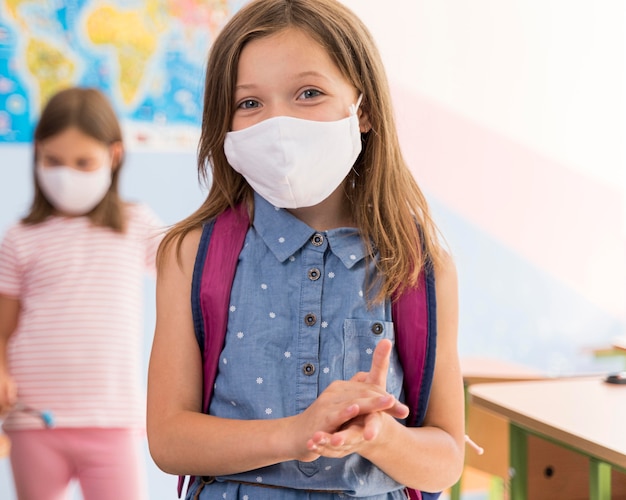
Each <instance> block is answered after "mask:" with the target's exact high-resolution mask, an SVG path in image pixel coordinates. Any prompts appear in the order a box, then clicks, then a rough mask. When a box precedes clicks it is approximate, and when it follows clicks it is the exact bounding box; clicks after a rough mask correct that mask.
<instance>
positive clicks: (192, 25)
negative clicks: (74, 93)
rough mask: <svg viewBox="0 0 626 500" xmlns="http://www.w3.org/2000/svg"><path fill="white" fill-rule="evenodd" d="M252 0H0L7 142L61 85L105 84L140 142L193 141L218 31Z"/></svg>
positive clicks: (1, 118) (1, 126) (26, 134)
mask: <svg viewBox="0 0 626 500" xmlns="http://www.w3.org/2000/svg"><path fill="white" fill-rule="evenodd" d="M244 2H245V0H239V1H229V0H126V1H124V0H119V1H117V0H51V1H47V2H41V1H39V0H4V1H2V2H0V145H1V144H2V143H23V142H29V141H30V140H31V138H32V132H33V126H34V124H35V122H36V120H37V118H38V116H39V112H40V110H41V106H42V103H45V102H46V100H47V99H48V98H49V97H50V96H51V95H52V94H53V93H55V92H56V91H57V90H59V89H61V88H64V87H67V86H70V85H81V86H91V87H98V88H100V89H101V90H103V91H104V92H105V93H106V94H107V95H108V96H109V98H110V99H111V101H112V102H113V104H114V106H115V108H116V111H117V112H118V114H119V116H120V117H121V118H122V121H123V124H124V130H125V133H126V135H127V138H128V140H129V143H130V144H131V146H132V145H139V146H141V145H145V146H150V147H159V148H178V147H189V146H191V147H194V146H195V141H196V138H197V134H198V128H199V125H200V120H201V107H202V91H203V80H204V74H203V71H204V66H205V61H206V56H207V51H208V48H209V46H210V44H211V41H212V39H213V38H214V37H215V36H216V34H217V32H218V31H219V29H220V28H221V27H222V26H223V24H224V22H225V21H226V20H227V19H228V17H229V16H230V15H231V13H233V12H234V11H235V10H237V9H238V8H239V7H240V6H241V4H242V3H244Z"/></svg>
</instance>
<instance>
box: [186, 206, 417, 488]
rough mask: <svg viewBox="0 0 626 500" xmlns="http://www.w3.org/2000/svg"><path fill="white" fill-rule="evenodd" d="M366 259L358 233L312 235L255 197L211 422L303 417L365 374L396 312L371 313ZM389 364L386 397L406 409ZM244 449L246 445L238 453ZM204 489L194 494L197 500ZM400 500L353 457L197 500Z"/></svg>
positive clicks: (386, 480) (257, 478)
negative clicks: (340, 384)
mask: <svg viewBox="0 0 626 500" xmlns="http://www.w3.org/2000/svg"><path fill="white" fill-rule="evenodd" d="M372 265H373V264H372V262H371V261H370V262H368V261H367V260H366V259H365V250H364V247H363V245H362V242H361V239H360V237H359V234H358V232H357V231H356V230H355V229H353V228H339V229H333V230H330V231H325V232H322V233H318V232H316V231H315V230H314V229H312V228H311V227H309V226H307V225H306V224H304V223H303V222H301V221H300V220H299V219H297V218H295V217H293V216H292V215H291V214H290V213H289V212H287V211H286V210H282V209H277V208H275V207H273V206H272V205H270V204H269V203H268V202H267V201H265V200H264V199H263V198H261V197H260V196H258V195H257V196H255V216H254V221H253V225H252V227H251V228H250V229H249V231H248V233H247V235H246V240H245V243H244V248H243V249H242V251H241V254H240V256H239V263H238V266H237V271H236V274H235V279H234V283H233V287H232V290H231V297H230V309H229V317H228V329H227V332H226V339H225V345H224V349H223V351H222V353H221V356H220V364H219V369H218V374H217V378H216V382H215V388H214V391H213V398H212V400H211V405H210V409H209V412H210V414H211V415H216V416H220V417H223V418H232V419H243V420H250V419H275V418H281V417H286V416H292V415H295V414H298V413H301V412H302V411H304V410H305V409H306V408H308V406H309V405H311V403H313V401H314V400H315V399H316V398H317V397H318V395H319V394H320V393H321V392H322V391H323V390H324V389H325V388H326V387H327V386H328V385H329V384H330V383H331V382H332V381H333V380H337V379H343V380H345V379H349V378H351V377H352V376H353V375H354V374H355V373H357V372H358V371H368V370H369V369H370V366H371V360H372V353H373V351H374V348H375V346H376V344H377V342H379V341H380V340H381V339H383V338H388V339H391V340H392V342H393V340H394V330H393V323H392V322H391V304H390V303H389V301H386V302H384V303H382V304H376V305H374V306H370V307H369V308H368V305H367V303H366V287H367V283H366V278H365V277H366V266H372ZM402 376H403V374H402V367H401V365H400V362H399V360H398V356H397V353H396V352H395V350H394V351H393V354H392V359H391V363H390V371H389V375H388V379H387V390H388V392H390V393H392V394H394V395H395V396H396V397H398V398H400V399H402V395H401V391H402ZM241 445H242V446H245V442H242V443H241ZM199 483H200V481H199V480H197V481H196V483H194V484H193V485H192V486H191V488H190V489H189V491H188V494H187V498H194V495H195V493H196V490H197V489H198V487H199ZM348 497H359V498H368V499H372V500H383V499H384V500H390V499H401V498H402V499H404V498H406V494H405V492H404V486H403V485H401V484H399V483H397V482H396V481H394V480H393V479H391V478H390V477H389V476H387V475H386V474H385V473H384V472H382V471H381V470H380V469H379V468H378V467H376V466H374V465H373V464H372V463H371V462H369V461H368V460H366V459H364V458H362V457H360V456H359V455H357V454H353V455H349V456H347V457H345V458H341V459H336V458H325V457H320V458H319V459H317V460H315V461H314V462H308V463H304V462H298V461H290V462H284V463H280V464H276V465H273V466H269V467H264V468H261V469H257V470H253V471H249V472H244V473H240V474H235V475H230V476H224V477H217V478H215V480H214V481H213V482H211V483H210V484H206V485H204V487H203V489H202V491H201V493H200V496H199V498H201V499H208V498H211V499H213V498H215V499H227V500H229V499H242V500H283V499H284V500H288V499H289V500H296V499H298V500H299V499H315V500H318V499H319V500H328V499H331V498H348Z"/></svg>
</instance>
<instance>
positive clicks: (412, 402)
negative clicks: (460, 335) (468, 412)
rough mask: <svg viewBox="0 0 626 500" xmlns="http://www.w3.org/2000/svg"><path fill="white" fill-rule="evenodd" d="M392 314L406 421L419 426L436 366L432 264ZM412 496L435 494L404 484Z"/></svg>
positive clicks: (416, 499) (399, 299) (421, 497)
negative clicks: (407, 414)
mask: <svg viewBox="0 0 626 500" xmlns="http://www.w3.org/2000/svg"><path fill="white" fill-rule="evenodd" d="M392 317H393V323H394V329H395V334H396V346H397V350H398V357H399V358H400V364H401V365H402V369H403V370H404V386H403V387H404V394H405V400H406V403H407V405H408V406H409V410H410V412H409V416H408V418H407V425H408V426H411V427H419V426H421V425H422V423H423V422H424V416H425V414H426V407H427V406H428V399H429V397H430V389H431V386H432V380H433V374H434V369H435V354H436V352H435V351H436V338H437V322H436V320H437V317H436V301H435V280H434V276H433V273H432V270H431V266H429V265H426V266H425V267H424V270H423V271H422V272H421V273H420V275H419V279H418V284H417V286H416V287H415V288H410V289H409V290H407V291H405V293H404V294H402V295H401V296H399V297H395V299H394V301H393V303H392ZM407 493H408V495H409V498H410V499H411V500H426V499H428V498H432V499H435V498H438V497H439V495H440V494H439V493H426V492H421V491H418V490H414V489H411V488H407Z"/></svg>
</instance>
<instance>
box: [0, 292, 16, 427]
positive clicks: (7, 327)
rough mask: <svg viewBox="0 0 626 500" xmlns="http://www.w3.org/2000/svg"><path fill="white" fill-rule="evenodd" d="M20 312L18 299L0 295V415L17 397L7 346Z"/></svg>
mask: <svg viewBox="0 0 626 500" xmlns="http://www.w3.org/2000/svg"><path fill="white" fill-rule="evenodd" d="M19 314H20V301H19V300H18V299H15V298H12V297H7V296H5V295H0V415H2V414H4V413H6V412H7V411H8V410H9V409H10V408H11V406H13V404H15V399H16V397H17V388H16V386H15V383H14V382H13V379H12V378H11V376H10V375H9V367H8V359H7V348H8V344H9V339H10V338H11V335H13V332H14V331H15V329H16V328H17V322H18V318H19Z"/></svg>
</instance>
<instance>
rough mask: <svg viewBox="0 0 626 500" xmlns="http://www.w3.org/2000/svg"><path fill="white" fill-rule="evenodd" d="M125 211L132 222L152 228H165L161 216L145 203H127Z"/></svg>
mask: <svg viewBox="0 0 626 500" xmlns="http://www.w3.org/2000/svg"><path fill="white" fill-rule="evenodd" d="M124 209H125V210H126V217H127V218H128V220H129V221H130V222H138V223H140V224H143V225H148V226H152V227H161V226H163V223H162V222H161V220H160V218H159V216H158V215H157V214H156V213H155V212H154V211H153V210H152V208H150V206H148V205H146V204H145V203H126V204H125V205H124Z"/></svg>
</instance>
